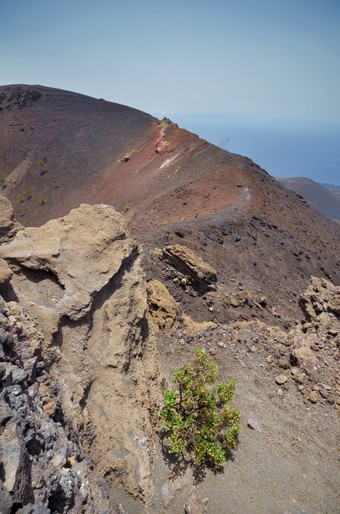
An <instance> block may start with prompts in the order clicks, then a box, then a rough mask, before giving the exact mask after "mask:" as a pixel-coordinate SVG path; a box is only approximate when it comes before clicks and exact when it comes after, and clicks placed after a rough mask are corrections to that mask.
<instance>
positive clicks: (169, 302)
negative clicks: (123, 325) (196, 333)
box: [147, 280, 180, 328]
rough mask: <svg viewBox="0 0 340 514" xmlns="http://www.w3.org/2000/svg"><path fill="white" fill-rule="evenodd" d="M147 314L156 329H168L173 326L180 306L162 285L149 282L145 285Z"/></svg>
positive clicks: (157, 282)
mask: <svg viewBox="0 0 340 514" xmlns="http://www.w3.org/2000/svg"><path fill="white" fill-rule="evenodd" d="M147 293H148V306H149V313H150V315H151V317H152V319H153V321H154V325H155V327H156V328H157V327H158V328H170V327H172V325H173V324H174V322H175V320H176V317H177V314H178V313H179V311H180V306H179V304H178V303H177V302H176V300H175V299H174V298H173V296H171V294H170V293H169V291H168V290H167V288H166V287H165V285H164V284H162V283H161V282H159V281H158V280H151V281H150V282H148V284H147Z"/></svg>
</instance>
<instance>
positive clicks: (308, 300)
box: [300, 277, 340, 321]
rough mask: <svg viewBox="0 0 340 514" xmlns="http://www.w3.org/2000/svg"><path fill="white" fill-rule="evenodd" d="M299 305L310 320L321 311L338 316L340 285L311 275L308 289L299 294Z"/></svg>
mask: <svg viewBox="0 0 340 514" xmlns="http://www.w3.org/2000/svg"><path fill="white" fill-rule="evenodd" d="M300 305H301V306H302V308H303V309H304V311H305V313H306V316H307V318H308V319H309V320H310V321H312V320H315V319H316V318H317V317H318V315H319V314H321V313H322V312H329V313H332V314H335V315H337V316H340V287H339V286H338V287H336V286H334V285H333V284H332V283H331V282H329V281H328V280H325V279H324V278H316V277H311V278H310V281H309V285H308V289H307V290H306V291H305V292H304V293H303V294H302V295H301V296H300Z"/></svg>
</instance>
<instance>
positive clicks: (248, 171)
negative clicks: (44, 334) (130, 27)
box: [0, 86, 340, 514]
mask: <svg viewBox="0 0 340 514" xmlns="http://www.w3.org/2000/svg"><path fill="white" fill-rule="evenodd" d="M0 99H1V104H0V107H1V108H2V110H1V111H0V131H1V136H2V137H1V142H0V162H1V170H2V171H1V174H2V177H0V178H4V181H3V182H2V193H3V194H4V195H5V196H7V197H8V198H9V199H11V200H12V202H13V204H14V210H15V213H16V216H17V217H18V219H19V220H20V222H21V223H22V224H23V225H26V226H30V225H33V226H40V225H41V224H42V223H44V222H46V221H48V220H49V219H52V218H55V217H58V216H64V215H66V214H68V212H69V210H70V209H71V208H73V207H78V206H79V204H80V203H82V202H86V203H89V204H97V203H101V204H102V203H107V204H109V205H113V206H114V207H115V208H116V209H117V210H119V211H121V212H122V211H124V216H125V218H126V220H127V223H128V227H129V229H130V231H131V233H132V234H133V236H134V237H135V238H136V239H137V240H138V242H139V244H140V247H141V257H140V258H141V261H142V263H143V268H144V273H145V275H146V280H147V282H149V283H150V284H152V282H151V281H156V280H158V281H159V282H160V283H161V284H163V286H166V287H167V289H168V291H169V292H170V293H171V295H172V297H173V298H174V302H175V303H174V304H172V303H171V300H170V298H169V296H167V300H168V304H167V307H166V310H165V311H164V312H165V314H164V315H163V314H162V315H159V313H158V314H157V316H154V317H155V324H156V330H158V328H157V327H160V330H159V331H158V332H157V333H156V341H157V352H158V357H157V359H158V363H159V364H160V365H161V367H162V377H163V378H164V379H165V381H169V380H170V378H171V374H172V371H173V370H174V369H175V368H177V367H180V366H181V365H182V364H183V363H184V362H186V361H187V360H188V359H189V358H190V355H191V354H192V350H193V348H195V347H197V346H201V347H203V348H205V350H206V351H208V352H210V353H211V354H212V355H214V357H215V358H216V360H217V362H218V364H219V367H220V371H221V378H223V379H227V378H230V377H232V378H235V379H236V380H237V392H236V396H235V404H236V406H237V407H238V408H239V409H240V410H241V413H242V432H241V435H240V444H239V447H238V449H237V450H236V452H235V453H234V459H233V460H230V461H228V463H227V465H226V467H225V470H224V473H223V474H214V473H213V472H212V471H211V470H208V469H206V470H205V472H204V473H205V477H203V476H201V477H199V478H198V480H196V479H195V477H193V475H192V468H191V466H190V465H187V464H185V463H184V468H185V469H184V470H183V473H184V471H185V470H186V472H185V473H184V475H183V473H182V474H181V472H180V470H179V472H178V473H177V474H176V473H175V474H174V465H175V463H172V462H171V461H170V462H169V460H168V458H167V455H164V454H163V453H162V451H161V446H160V445H159V441H158V437H157V433H155V444H156V456H157V459H156V460H155V461H154V462H156V471H155V475H154V477H155V478H154V488H155V489H154V491H155V492H154V494H153V496H152V498H151V500H150V502H149V504H148V505H147V506H145V505H144V506H143V505H142V504H139V503H138V501H137V500H136V499H131V498H130V497H128V496H126V492H124V491H123V490H122V489H121V488H117V487H115V488H114V493H115V496H116V498H117V499H118V500H120V499H121V502H122V505H123V507H124V508H125V510H126V512H129V513H130V514H131V513H137V512H138V513H139V512H144V511H149V512H151V513H161V512H169V513H177V512H184V504H185V503H186V502H188V501H189V500H190V498H191V496H192V495H193V494H196V495H198V497H199V498H201V500H203V499H206V498H208V501H207V502H206V503H204V505H206V507H204V508H206V509H207V512H209V513H213V514H214V513H216V514H222V513H224V512H235V513H239V512H263V513H276V512H282V513H284V512H289V513H298V512H302V511H306V512H311V513H314V512H315V513H316V512H320V513H321V512H330V513H331V512H336V511H337V499H336V496H337V483H338V476H337V474H336V452H337V442H336V435H337V432H336V430H337V429H336V414H337V409H338V405H339V404H338V403H337V401H338V400H337V396H336V390H337V387H338V385H337V381H336V380H337V374H336V364H337V362H338V358H339V356H338V350H337V345H338V342H337V337H338V334H339V313H338V312H337V311H336V310H335V311H334V310H332V309H331V307H330V306H329V303H327V302H328V300H327V301H326V300H324V301H323V302H322V303H321V304H320V305H321V307H320V306H319V307H318V308H317V312H316V313H315V316H314V318H311V319H310V316H309V317H308V316H307V318H306V314H305V309H306V302H305V303H304V302H303V301H300V294H301V293H303V292H304V291H305V290H306V289H307V287H308V284H309V280H310V277H311V276H314V277H317V278H318V279H320V280H321V279H327V281H329V282H327V284H328V283H329V284H330V285H327V286H326V289H327V291H328V292H330V291H331V290H332V287H334V286H339V285H340V260H339V255H340V245H339V241H340V237H339V236H340V227H339V226H337V225H336V224H335V223H333V222H332V221H330V220H328V219H327V218H324V217H323V216H322V215H321V214H319V213H318V212H317V211H315V210H314V209H312V208H311V207H310V206H309V205H308V204H307V202H306V201H305V200H304V199H303V198H300V197H299V196H298V195H296V194H295V193H293V192H292V191H289V190H287V189H285V188H284V187H282V186H281V185H280V184H279V183H278V182H276V181H275V180H274V179H273V178H272V177H270V176H269V175H268V174H267V173H266V172H265V171H264V170H262V169H261V168H259V167H258V166H257V165H256V164H254V163H253V162H252V161H250V160H249V159H247V158H244V157H241V156H238V155H234V154H230V153H228V152H226V151H224V150H221V149H219V148H217V147H215V146H213V145H210V144H209V143H207V142H205V141H203V140H201V139H199V138H198V137H197V136H195V135H193V134H190V133H189V132H187V131H185V130H183V129H180V128H178V127H177V125H175V124H173V123H171V122H170V121H169V120H162V121H158V120H156V119H155V118H152V117H151V116H149V115H147V114H145V113H141V112H140V111H136V110H134V109H130V108H127V107H124V106H119V105H117V104H111V103H108V102H104V101H103V100H94V99H91V98H88V97H85V96H83V95H77V94H75V93H69V92H65V91H60V90H54V89H51V88H45V87H42V86H6V87H3V88H1V89H0ZM39 161H42V162H43V164H40V165H39V164H38V163H39ZM19 195H22V197H20V196H19ZM18 196H19V199H18ZM40 196H43V200H44V201H42V199H41V198H40ZM5 221H6V223H7V224H8V226H9V227H11V230H12V231H15V230H16V226H15V223H14V221H13V220H12V219H11V216H8V217H7V218H6V220H5ZM30 230H31V229H30ZM89 230H90V229H89ZM7 232H8V233H7V234H6V235H5V236H3V238H2V240H1V242H2V244H4V245H6V243H7V242H8V241H9V240H10V239H11V237H12V235H11V233H10V232H9V229H8V230H7ZM88 237H89V238H92V237H93V233H91V234H88ZM169 245H181V246H184V247H187V248H188V249H189V253H190V251H191V252H195V253H196V254H197V256H198V257H199V258H201V259H203V261H204V262H205V263H206V264H207V265H208V266H209V267H210V268H213V269H214V270H216V274H217V282H216V283H215V282H214V281H212V282H211V283H202V284H197V280H196V281H195V280H193V278H192V275H190V273H189V274H187V273H186V272H185V268H183V267H182V268H181V269H179V268H178V267H176V266H175V267H174V263H173V262H172V263H169V262H167V261H166V260H165V259H164V258H163V256H164V253H163V248H164V247H166V246H169ZM10 246H11V245H10ZM5 253H6V252H4V254H5ZM15 265H17V263H16V262H15ZM15 271H16V270H15V266H14V268H13V270H10V271H8V268H5V267H4V276H5V278H6V281H7V282H8V280H14V282H13V283H14V284H17V287H19V283H20V281H19V282H18V278H16V277H15V278H14V279H11V272H14V273H15ZM332 284H333V285H332ZM153 285H155V283H154V282H153ZM321 287H323V286H320V288H321ZM57 289H58V288H57ZM148 289H149V298H150V290H151V285H150V286H149V287H148ZM42 291H43V289H42V290H41V292H42ZM153 291H154V292H155V295H156V296H157V300H156V296H155V299H154V302H153V303H152V302H151V305H153V306H155V305H156V306H157V305H159V302H160V301H161V296H162V287H154V288H153ZM85 292H87V290H86V289H85ZM156 293H157V294H156ZM318 294H319V291H317V292H315V291H314V292H312V293H311V296H313V295H314V296H315V295H318ZM332 294H333V293H332ZM87 295H88V292H87ZM123 296H124V295H123ZM125 296H127V297H129V295H128V293H125ZM87 298H88V296H87ZM37 299H38V300H39V295H37ZM107 300H108V301H109V298H107ZM45 301H47V302H50V299H49V298H46V299H45ZM176 302H177V306H175V305H176ZM80 303H81V302H80ZM307 303H308V302H307ZM87 305H89V302H87ZM95 305H97V304H95ZM149 305H150V303H149ZM83 308H84V305H83V304H82V303H81V306H80V309H83ZM85 308H86V306H85ZM152 310H155V307H152V308H151V311H152ZM63 315H64V314H63ZM319 316H321V318H320V319H319ZM326 318H327V319H326ZM109 321H110V323H113V325H114V323H115V321H114V316H113V317H111V318H110V320H109ZM202 322H204V323H203V324H201V323H202ZM120 323H121V322H120ZM104 324H105V323H104ZM150 326H151V325H150ZM112 331H113V332H114V329H112ZM65 334H66V332H65ZM66 335H67V334H66ZM97 336H98V337H95V340H96V341H98V340H100V331H99V332H98V334H97ZM70 337H71V336H70ZM79 337H81V334H79ZM70 340H71V339H70ZM98 344H99V343H98ZM312 345H314V346H312ZM65 348H66V347H65ZM301 348H302V350H301ZM303 348H307V349H303ZM52 349H53V346H52ZM98 349H99V346H98ZM298 350H299V351H298ZM98 351H99V350H98ZM296 352H297V355H298V357H296V355H295V353H296ZM65 355H67V354H65ZM291 355H293V357H291ZM65 358H66V360H67V359H69V357H67V356H66V357H65ZM295 358H296V359H300V361H299V360H297V361H295V360H294V359H295ZM76 364H77V363H76V361H75V362H74V365H76ZM56 369H57V367H56ZM282 374H283V375H284V377H285V378H283V379H282V378H281V379H279V380H283V382H282V384H279V383H277V382H276V380H277V377H278V376H279V375H282ZM85 382H86V380H85V381H84V384H83V385H82V387H83V386H84V388H85V390H86V383H85ZM299 386H302V388H301V387H300V388H299ZM324 386H327V387H326V388H325V387H324ZM131 387H132V386H131V384H130V385H129V390H130V391H131ZM329 388H330V389H329ZM314 399H316V402H314ZM252 418H255V420H256V421H257V422H258V424H259V427H260V429H261V430H256V429H255V430H253V429H251V428H248V426H247V425H248V421H249V419H252ZM79 419H80V418H79ZM137 426H138V423H137ZM255 426H258V425H257V424H255ZM138 437H139V436H138ZM107 447H109V446H107ZM99 450H100V448H99ZM96 453H97V454H99V453H100V451H97V449H96ZM118 458H119V455H118ZM129 462H130V461H129ZM104 472H105V471H104ZM111 473H112V471H111ZM204 473H203V474H204ZM182 475H183V476H182ZM117 482H118V483H119V480H117V481H116V483H117ZM195 484H196V485H195ZM129 487H130V489H129V490H130V492H131V491H132V490H133V487H134V486H129ZM151 490H152V487H149V491H151ZM135 496H136V494H135ZM137 496H138V495H137ZM148 498H150V495H149V496H148ZM193 502H194V503H195V500H193ZM197 505H201V507H199V508H201V510H198V511H196V512H203V510H202V509H203V507H202V502H201V501H199V500H198V499H197V500H196V506H197ZM188 512H190V511H188Z"/></svg>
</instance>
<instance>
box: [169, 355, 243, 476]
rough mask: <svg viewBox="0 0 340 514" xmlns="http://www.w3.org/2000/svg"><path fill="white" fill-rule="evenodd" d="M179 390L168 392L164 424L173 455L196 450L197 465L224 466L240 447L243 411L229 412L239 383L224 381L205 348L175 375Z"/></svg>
mask: <svg viewBox="0 0 340 514" xmlns="http://www.w3.org/2000/svg"><path fill="white" fill-rule="evenodd" d="M174 375H175V378H174V380H173V381H172V383H173V384H174V386H175V389H169V388H166V389H165V393H164V398H163V408H162V410H161V412H160V416H161V422H162V424H163V426H164V428H165V429H166V432H167V436H168V438H169V441H170V444H169V452H170V453H182V452H183V451H184V450H188V451H193V460H194V464H199V463H201V462H202V461H206V462H207V463H210V464H212V465H213V466H215V467H220V466H222V465H223V464H224V462H225V456H226V455H227V454H229V453H230V451H231V449H232V448H234V447H235V446H236V443H237V434H238V433H239V431H240V428H241V427H240V423H239V420H240V412H239V411H238V410H236V409H229V407H228V403H229V402H230V401H231V400H232V398H233V396H234V391H235V385H236V384H235V381H234V380H230V382H229V383H228V384H227V383H225V382H221V383H220V384H218V385H217V386H216V387H212V386H213V385H214V384H215V382H216V380H217V378H218V374H217V370H216V363H215V362H214V361H213V359H212V358H211V357H210V356H209V355H207V354H206V353H204V351H203V350H202V349H201V348H197V349H196V350H195V358H194V360H193V362H192V363H191V364H189V365H186V366H184V367H183V368H181V369H178V370H176V371H175V372H174Z"/></svg>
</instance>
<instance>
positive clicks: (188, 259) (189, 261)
mask: <svg viewBox="0 0 340 514" xmlns="http://www.w3.org/2000/svg"><path fill="white" fill-rule="evenodd" d="M163 259H164V260H165V261H166V262H168V263H169V264H170V265H171V266H173V267H174V268H176V269H177V270H178V271H180V272H181V273H183V274H184V275H186V276H187V277H189V279H190V280H191V282H193V283H194V284H195V285H196V286H197V287H199V288H201V289H204V288H206V286H207V285H208V284H211V283H212V282H216V281H217V274H216V270H215V269H214V268H212V267H211V266H210V265H209V264H207V263H206V262H205V261H204V260H203V259H202V258H201V257H199V256H198V255H197V254H196V253H195V252H194V251H193V250H191V249H190V248H188V247H186V246H183V245H169V246H166V247H165V248H163Z"/></svg>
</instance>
